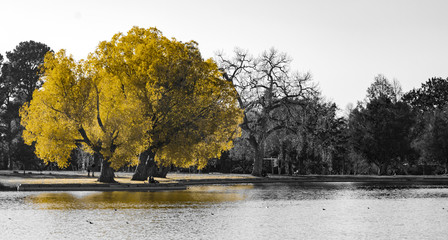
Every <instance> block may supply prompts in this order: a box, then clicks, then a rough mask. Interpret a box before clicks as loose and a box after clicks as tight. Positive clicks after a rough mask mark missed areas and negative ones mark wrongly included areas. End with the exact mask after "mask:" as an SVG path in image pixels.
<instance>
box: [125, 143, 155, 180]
mask: <svg viewBox="0 0 448 240" xmlns="http://www.w3.org/2000/svg"><path fill="white" fill-rule="evenodd" d="M154 157H155V154H154V153H153V151H151V150H150V149H148V150H146V151H144V152H142V153H141V154H140V156H139V157H138V166H137V168H136V169H135V172H134V175H132V179H131V180H133V181H146V179H148V177H149V176H150V175H151V169H152V165H154V164H155V162H154Z"/></svg>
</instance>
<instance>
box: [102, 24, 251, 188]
mask: <svg viewBox="0 0 448 240" xmlns="http://www.w3.org/2000/svg"><path fill="white" fill-rule="evenodd" d="M96 56H97V58H98V61H97V63H98V68H102V69H105V71H106V72H107V73H108V74H110V75H111V76H117V77H118V78H119V79H120V81H121V83H122V88H123V90H124V91H126V92H132V93H133V95H132V97H134V98H135V99H137V101H139V102H140V104H141V106H142V111H143V115H144V116H145V118H146V119H147V121H146V122H147V123H148V124H150V125H151V127H150V128H149V129H148V132H147V133H148V138H149V139H151V145H150V147H148V149H147V150H146V151H144V152H142V153H141V154H140V161H139V166H138V167H137V170H136V173H135V174H134V177H133V179H134V180H145V179H146V178H147V177H148V176H149V175H155V174H156V173H155V171H154V170H155V169H157V166H156V164H155V163H158V165H159V166H168V165H171V164H174V165H176V166H181V167H188V166H193V165H195V166H197V167H199V168H202V167H205V165H206V163H207V161H208V159H210V158H215V157H219V155H220V154H221V152H222V151H225V150H228V149H230V148H231V147H232V140H233V138H235V137H238V136H239V134H240V130H239V124H240V123H241V121H242V111H241V110H240V109H239V108H238V104H237V101H236V99H237V98H236V91H235V90H234V88H233V86H232V84H230V83H229V82H228V81H225V79H223V77H222V74H221V73H220V71H219V70H218V67H217V65H216V63H215V62H214V61H213V60H211V59H209V60H204V59H203V58H202V56H201V54H200V52H199V49H198V47H197V43H196V42H194V41H191V42H187V43H182V42H179V41H177V40H176V39H168V38H166V37H164V36H163V35H162V33H161V32H160V31H158V30H157V29H155V28H149V29H143V28H138V27H134V28H132V29H131V30H130V31H129V32H128V33H127V34H126V35H125V34H121V33H119V34H116V35H115V36H114V37H113V38H112V40H111V41H107V42H106V41H105V42H102V43H100V45H99V47H98V49H97V51H96ZM164 174H166V172H165V173H163V174H162V175H164Z"/></svg>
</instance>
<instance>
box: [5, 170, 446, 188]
mask: <svg viewBox="0 0 448 240" xmlns="http://www.w3.org/2000/svg"><path fill="white" fill-rule="evenodd" d="M95 176H96V177H88V176H87V173H86V172H76V171H52V172H50V171H45V172H37V171H36V172H34V171H31V172H26V173H25V174H23V173H17V172H12V171H0V190H3V191H5V190H9V189H16V188H17V186H19V185H20V184H26V185H33V184H35V185H47V184H48V185H59V186H60V185H64V184H66V185H74V184H76V185H81V186H89V187H92V186H93V187H94V186H95V184H96V185H98V187H100V185H101V184H102V183H99V182H97V177H98V176H99V173H98V172H96V173H95ZM131 177H132V173H127V172H117V173H115V180H116V181H117V182H118V184H122V185H141V184H148V183H147V182H145V181H131ZM156 180H157V181H159V182H160V184H174V183H180V184H183V185H207V184H238V183H288V182H363V183H389V184H390V183H392V184H393V183H405V184H408V183H409V184H413V183H423V184H443V185H447V186H448V176H445V175H442V176H441V175H438V176H415V175H406V176H403V175H402V176H371V175H302V176H283V175H282V176H280V175H270V176H269V177H267V178H258V177H254V176H251V175H249V174H219V173H216V174H186V173H169V174H168V175H167V178H156Z"/></svg>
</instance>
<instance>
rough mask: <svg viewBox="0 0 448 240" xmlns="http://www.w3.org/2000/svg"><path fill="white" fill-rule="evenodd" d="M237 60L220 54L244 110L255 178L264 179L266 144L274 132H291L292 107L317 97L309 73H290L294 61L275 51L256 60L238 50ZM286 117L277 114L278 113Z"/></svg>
mask: <svg viewBox="0 0 448 240" xmlns="http://www.w3.org/2000/svg"><path fill="white" fill-rule="evenodd" d="M234 54H235V56H234V57H233V58H230V59H229V58H226V56H224V54H222V53H219V54H217V62H218V64H219V66H220V69H221V70H222V71H223V76H224V78H225V79H226V80H227V81H231V82H232V83H233V85H234V86H235V89H236V90H237V92H238V103H239V105H240V107H241V109H244V122H243V123H242V124H241V128H242V129H243V131H245V132H246V134H245V136H247V138H248V141H249V143H250V145H251V147H252V148H253V150H254V156H255V157H254V167H253V171H252V175H255V176H261V175H262V166H263V158H264V152H265V151H264V150H265V146H264V145H265V141H266V139H267V138H268V137H269V135H270V134H272V133H273V132H275V131H277V130H280V129H287V128H288V126H287V124H286V120H285V117H288V116H290V114H288V112H289V109H291V108H290V106H294V105H297V104H301V102H302V101H301V100H303V99H305V98H308V97H311V96H313V95H314V94H315V93H317V90H316V89H317V88H316V86H315V85H314V84H312V83H311V75H310V74H309V73H306V74H300V73H298V72H292V71H291V70H290V63H291V59H290V58H289V57H288V56H287V55H286V54H285V53H280V52H278V51H277V50H275V49H270V50H269V51H265V52H263V53H262V54H261V55H260V57H258V58H254V57H252V56H251V55H250V54H249V53H248V52H247V51H243V50H241V49H236V50H235V52H234ZM279 108H282V109H285V110H284V111H286V114H277V111H276V110H277V109H279Z"/></svg>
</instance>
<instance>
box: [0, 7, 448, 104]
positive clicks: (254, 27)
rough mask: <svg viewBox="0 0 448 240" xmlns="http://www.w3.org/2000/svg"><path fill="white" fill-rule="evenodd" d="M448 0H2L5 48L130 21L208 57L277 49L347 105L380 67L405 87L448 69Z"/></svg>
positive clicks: (86, 39) (54, 44)
mask: <svg viewBox="0 0 448 240" xmlns="http://www.w3.org/2000/svg"><path fill="white" fill-rule="evenodd" d="M447 10H448V1H446V0H371V1H367V0H307V1H305V0H276V1H272V0H267V1H265V0H244V1H242V0H226V1H213V0H188V1H180V0H179V1H175V0H164V1H161V0H156V1H151V0H126V1H116V0H77V1H70V0H65V1H60V0H54V1H46V0H45V1H44V0H40V1H39V0H29V1H27V0H14V1H13V0H0V18H1V20H0V54H2V55H5V52H6V51H12V50H13V49H14V48H15V47H16V46H17V45H18V44H19V43H20V42H22V41H29V40H34V41H38V42H42V43H45V44H46V45H48V46H49V47H51V48H52V49H53V50H55V51H58V50H60V49H66V50H67V52H68V53H70V54H72V55H73V56H74V57H75V59H82V58H86V57H87V54H88V53H89V52H93V51H94V50H95V48H96V46H97V45H98V43H99V42H100V41H104V40H110V39H111V38H112V36H113V35H114V34H115V33H118V32H123V33H126V32H127V31H128V30H129V29H131V28H132V27H133V26H139V27H143V28H149V27H156V28H158V29H159V30H161V31H162V32H163V34H164V35H165V36H167V37H170V38H171V37H174V38H176V39H177V40H180V41H184V42H186V41H190V40H195V41H196V42H198V43H199V49H200V50H201V53H202V55H203V57H204V58H211V57H213V56H214V55H215V53H217V52H218V51H222V52H224V53H225V54H226V55H228V56H231V55H232V52H233V50H234V49H235V47H239V48H241V49H244V50H247V51H249V52H250V53H251V54H252V55H254V56H258V55H260V54H261V53H262V52H263V51H265V50H268V49H270V48H272V47H273V48H276V49H277V50H279V51H280V52H285V53H287V54H288V55H289V56H290V57H291V58H292V59H293V61H292V63H291V68H292V69H293V70H296V71H299V72H310V73H311V74H312V77H313V81H315V82H316V83H318V85H319V88H320V90H321V91H322V94H323V95H324V96H325V98H326V99H327V100H329V101H333V102H335V103H336V104H337V105H338V107H339V108H340V109H342V110H343V109H345V108H346V106H347V104H349V103H352V104H356V103H357V101H360V100H363V99H364V98H365V96H366V90H367V88H368V87H369V85H370V84H371V83H372V82H373V79H374V77H375V76H376V75H378V74H383V75H385V76H386V77H387V78H388V79H390V80H392V79H396V80H398V81H399V82H400V83H401V85H402V88H403V90H404V91H405V92H406V91H409V90H411V89H413V88H418V87H420V86H421V84H422V83H423V82H426V81H427V80H428V79H429V78H431V77H443V78H447V77H448V60H447V57H448V14H446V11H447Z"/></svg>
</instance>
